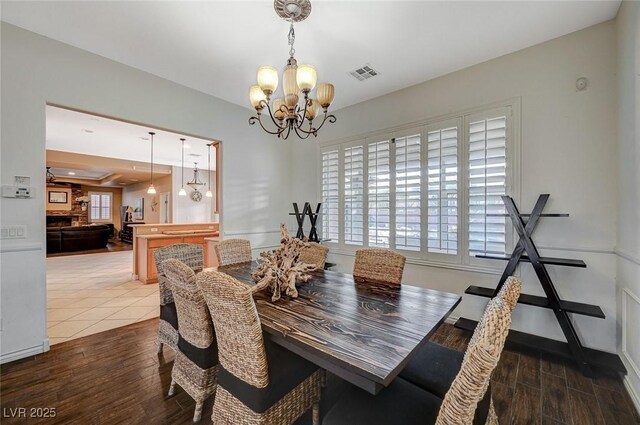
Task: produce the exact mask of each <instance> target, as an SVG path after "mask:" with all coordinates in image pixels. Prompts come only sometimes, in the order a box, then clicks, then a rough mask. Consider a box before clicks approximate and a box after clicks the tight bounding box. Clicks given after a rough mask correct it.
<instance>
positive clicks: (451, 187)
mask: <svg viewBox="0 0 640 425" xmlns="http://www.w3.org/2000/svg"><path fill="white" fill-rule="evenodd" d="M427 149H428V151H427V170H428V171H427V173H428V174H427V182H428V192H427V198H428V202H429V207H428V212H427V223H428V224H427V228H428V236H427V250H428V252H434V253H441V254H450V255H457V253H458V127H457V126H453V127H449V126H448V127H446V128H440V129H435V130H432V131H429V132H428V133H427Z"/></svg>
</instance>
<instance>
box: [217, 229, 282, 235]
mask: <svg viewBox="0 0 640 425" xmlns="http://www.w3.org/2000/svg"><path fill="white" fill-rule="evenodd" d="M267 233H280V229H268V230H229V231H224V232H223V235H224V236H242V235H262V234H267Z"/></svg>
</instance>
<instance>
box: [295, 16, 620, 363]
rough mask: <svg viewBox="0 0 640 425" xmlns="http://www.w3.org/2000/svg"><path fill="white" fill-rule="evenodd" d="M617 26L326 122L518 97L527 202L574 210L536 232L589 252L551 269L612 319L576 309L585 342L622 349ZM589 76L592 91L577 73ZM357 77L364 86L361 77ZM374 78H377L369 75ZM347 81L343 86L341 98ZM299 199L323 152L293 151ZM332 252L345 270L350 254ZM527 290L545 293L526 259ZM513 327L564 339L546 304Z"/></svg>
mask: <svg viewBox="0 0 640 425" xmlns="http://www.w3.org/2000/svg"><path fill="white" fill-rule="evenodd" d="M615 64H616V28H615V24H614V22H612V21H611V22H606V23H603V24H600V25H596V26H593V27H590V28H587V29H585V30H582V31H579V32H576V33H573V34H569V35H567V36H564V37H561V38H558V39H555V40H551V41H548V42H545V43H543V44H540V45H537V46H533V47H531V48H528V49H525V50H521V51H518V52H515V53H512V54H509V55H506V56H503V57H500V58H497V59H494V60H491V61H488V62H485V63H482V64H479V65H476V66H473V67H470V68H467V69H464V70H461V71H458V72H455V73H452V74H448V75H445V76H443V77H440V78H436V79H434V80H431V81H427V82H425V83H422V84H419V85H416V86H413V87H410V88H407V89H403V90H400V91H397V92H394V93H391V94H388V95H385V96H382V97H379V98H376V99H373V100H370V101H366V102H363V103H360V104H357V105H354V106H351V107H348V108H345V109H341V110H338V111H336V112H335V115H336V117H337V122H336V124H334V125H327V126H325V127H324V128H323V130H322V132H321V133H322V134H321V137H322V142H323V143H326V144H331V143H332V142H333V141H335V140H338V139H342V138H345V137H352V136H357V135H364V134H366V133H368V132H373V131H376V130H383V129H389V128H392V127H396V126H401V125H404V124H409V123H412V122H416V121H421V120H425V119H429V118H435V117H438V116H441V115H446V114H451V113H454V112H458V111H463V110H465V109H468V108H474V107H480V106H482V105H487V104H490V103H494V102H499V101H503V100H507V99H511V98H516V97H517V98H520V99H521V107H522V112H521V135H520V136H521V169H520V170H514V171H515V172H516V173H519V175H520V180H521V188H520V190H521V196H520V199H519V200H518V199H516V202H518V201H519V205H520V209H521V210H522V211H527V210H530V209H531V208H532V207H533V204H534V203H535V201H536V199H537V197H538V195H539V194H540V193H550V194H551V198H550V200H549V203H548V204H547V205H548V206H547V211H549V212H566V213H570V214H571V217H570V218H568V219H555V220H554V219H542V222H541V223H540V225H539V226H538V229H537V230H536V232H535V234H534V240H535V241H536V243H537V245H538V246H539V247H541V248H542V249H541V253H542V254H543V255H548V256H559V257H566V258H579V259H584V261H585V262H586V263H587V265H588V268H587V269H586V270H584V269H573V268H571V269H569V268H560V267H554V266H550V267H549V273H550V274H551V277H552V278H553V280H554V282H555V284H556V288H557V290H558V292H559V293H560V295H561V296H562V297H563V298H566V299H569V300H575V301H581V302H586V303H594V304H598V305H600V306H601V307H602V309H603V310H604V312H605V314H606V316H607V319H606V320H600V319H595V318H588V317H576V318H575V321H574V323H575V324H576V327H577V328H578V332H579V333H580V334H581V337H582V340H583V342H584V343H585V345H587V346H590V347H595V348H599V349H604V350H607V351H611V352H614V351H615V350H616V336H615V320H616V301H615V292H616V289H615V282H614V276H615V256H614V254H613V249H614V245H615V222H616V176H615V172H614V171H613V170H615V169H616V163H617V158H616V153H615V152H616V149H615V147H616V109H617V103H616V90H617V89H616V69H615ZM583 76H584V77H587V78H588V79H589V82H590V83H589V87H588V89H587V90H586V91H582V92H577V91H576V88H575V81H576V79H577V78H579V77H583ZM356 84H357V83H356ZM366 84H375V80H371V81H369V82H367V83H362V87H363V88H362V89H363V90H366ZM339 95H340V90H339V88H337V96H339ZM293 155H294V156H293V158H294V160H293V164H294V168H293V169H292V175H296V176H300V178H298V179H295V180H294V184H293V186H292V197H293V198H296V199H315V200H317V199H318V196H319V195H318V190H317V189H318V170H317V165H315V166H314V164H317V163H318V149H317V147H316V146H315V145H312V144H299V145H297V146H295V147H294V148H293ZM331 260H334V261H337V262H338V263H339V264H340V267H339V268H340V269H341V270H345V271H348V270H350V269H351V267H352V264H353V257H352V256H348V255H337V256H336V255H333V256H331ZM522 269H523V277H524V292H525V293H533V294H540V295H541V294H543V293H542V291H541V288H540V285H539V283H538V281H537V279H536V278H535V277H534V274H533V272H532V269H531V267H530V266H529V265H523V266H522ZM498 278H499V276H497V275H491V274H480V273H473V272H465V271H457V270H450V269H440V268H435V267H425V266H419V265H413V264H409V265H408V266H407V268H406V272H405V276H404V280H403V281H404V282H406V283H410V284H415V285H420V286H426V287H433V288H437V289H441V290H445V291H450V292H456V293H463V292H464V290H465V289H466V287H467V286H468V285H469V284H479V285H484V286H495V284H496V283H497V280H498ZM485 303H486V299H479V298H477V297H472V296H465V297H464V299H463V302H462V303H461V306H460V307H459V308H458V309H457V310H456V311H455V312H454V313H453V316H466V317H476V318H477V317H479V314H480V312H481V310H482V308H483V307H484V305H485ZM513 327H514V328H515V329H519V330H524V331H527V332H531V333H534V334H538V335H543V336H547V337H551V338H556V339H562V338H563V337H562V333H561V331H560V328H559V326H558V324H557V322H556V320H555V318H554V316H553V314H552V312H551V311H550V310H543V309H539V308H538V309H536V308H533V307H528V306H519V307H518V308H517V310H516V312H515V315H514V322H513Z"/></svg>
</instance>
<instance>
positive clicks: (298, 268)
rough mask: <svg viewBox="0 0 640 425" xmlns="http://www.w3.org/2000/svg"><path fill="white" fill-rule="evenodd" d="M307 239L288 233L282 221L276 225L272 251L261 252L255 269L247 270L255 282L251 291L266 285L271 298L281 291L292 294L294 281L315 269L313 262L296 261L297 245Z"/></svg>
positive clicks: (302, 243) (296, 294)
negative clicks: (277, 235) (277, 237)
mask: <svg viewBox="0 0 640 425" xmlns="http://www.w3.org/2000/svg"><path fill="white" fill-rule="evenodd" d="M308 246H309V242H307V241H304V240H302V239H296V238H292V237H291V236H289V231H288V230H287V226H286V225H285V224H281V225H280V247H279V248H277V249H274V250H273V251H267V252H261V253H260V258H259V259H258V269H257V270H256V271H255V272H253V273H252V274H251V277H252V278H253V281H254V282H256V285H255V286H254V287H253V292H258V291H262V290H263V289H266V290H267V291H268V292H270V293H271V294H272V296H271V301H278V300H279V299H280V297H281V295H282V293H284V294H286V295H288V296H290V297H291V298H296V297H297V296H298V290H297V289H296V282H307V281H308V280H309V279H310V278H311V275H309V274H308V272H312V271H314V270H317V269H318V267H317V266H315V265H313V264H305V263H303V262H302V261H300V249H301V248H304V247H308Z"/></svg>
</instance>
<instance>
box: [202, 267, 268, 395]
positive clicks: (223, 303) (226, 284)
mask: <svg viewBox="0 0 640 425" xmlns="http://www.w3.org/2000/svg"><path fill="white" fill-rule="evenodd" d="M196 280H197V284H198V286H199V287H200V289H201V290H202V293H203V295H204V298H205V300H206V302H207V304H208V306H209V311H210V312H211V317H212V319H213V324H214V327H215V329H216V339H217V342H218V359H219V362H220V365H221V366H222V367H223V368H224V369H225V370H226V371H227V372H230V373H231V374H233V375H235V376H236V377H237V378H239V379H241V380H243V381H244V382H246V383H248V384H250V385H253V386H254V387H257V388H264V387H266V386H267V385H269V370H268V366H267V355H266V352H265V348H264V340H263V339H262V328H261V325H260V318H259V317H258V311H257V310H256V305H255V303H254V301H253V296H252V295H251V290H250V288H249V286H248V285H246V284H244V283H242V282H240V281H238V280H236V279H234V278H232V277H231V276H229V275H226V274H224V273H219V272H215V271H204V272H202V273H200V274H198V276H197V278H196Z"/></svg>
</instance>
